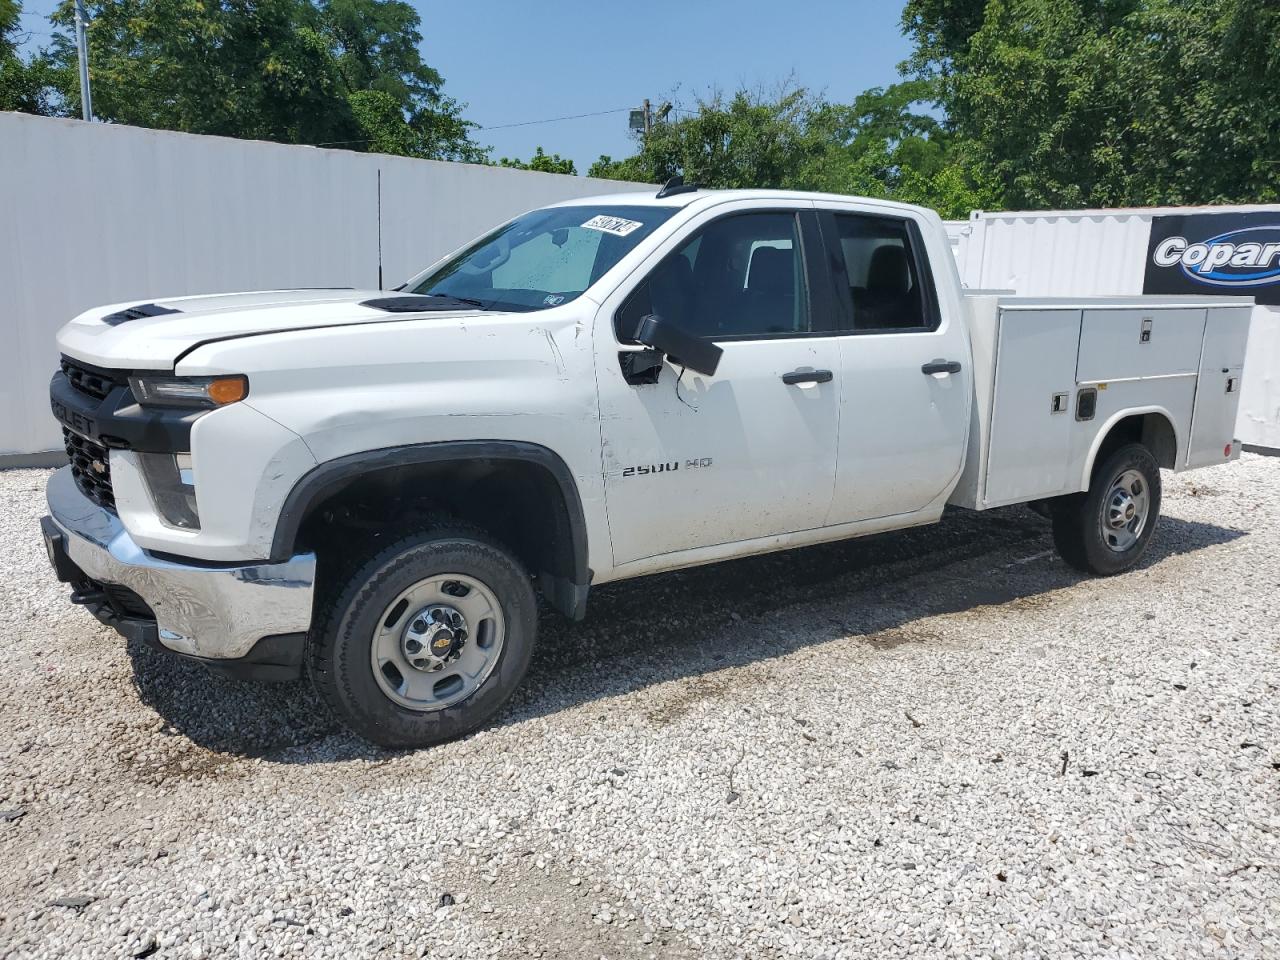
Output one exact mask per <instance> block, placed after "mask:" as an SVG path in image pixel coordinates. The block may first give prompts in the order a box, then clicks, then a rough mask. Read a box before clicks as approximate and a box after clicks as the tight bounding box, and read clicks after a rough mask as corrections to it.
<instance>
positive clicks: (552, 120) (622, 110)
mask: <svg viewBox="0 0 1280 960" xmlns="http://www.w3.org/2000/svg"><path fill="white" fill-rule="evenodd" d="M633 109H635V108H634V107H618V108H617V109H616V110H597V111H595V112H594V113H573V114H570V115H568V116H565V117H548V118H547V119H546V120H524V121H521V122H520V123H500V124H498V125H496V126H492V127H486V126H481V125H477V129H479V130H510V129H511V128H512V127H532V126H534V125H535V124H539V123H559V122H560V121H561V120H581V119H583V118H584V117H603V116H605V115H606V114H610V113H628V112H629V111H631V110H633Z"/></svg>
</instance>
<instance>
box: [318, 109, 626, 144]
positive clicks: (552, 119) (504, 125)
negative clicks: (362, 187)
mask: <svg viewBox="0 0 1280 960" xmlns="http://www.w3.org/2000/svg"><path fill="white" fill-rule="evenodd" d="M633 109H634V108H633V107H618V108H617V109H616V110H596V111H594V112H592V113H573V114H569V115H568V116H564V117H548V118H547V119H545V120H522V121H521V122H520V123H500V124H498V125H496V126H492V127H486V126H484V125H483V124H479V123H477V124H475V125H474V126H475V129H477V130H510V129H511V128H513V127H532V126H535V125H536V124H539V123H559V122H560V121H561V120H581V119H583V118H584V117H603V116H606V115H607V114H611V113H628V112H630V111H631V110H633ZM372 142H373V140H372V139H371V138H367V137H366V138H365V139H363V140H329V141H327V142H325V143H313V144H311V146H313V147H346V146H350V145H352V144H356V143H372Z"/></svg>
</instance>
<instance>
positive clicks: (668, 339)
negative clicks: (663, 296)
mask: <svg viewBox="0 0 1280 960" xmlns="http://www.w3.org/2000/svg"><path fill="white" fill-rule="evenodd" d="M631 338H632V339H633V340H635V341H636V342H637V343H643V344H644V345H645V346H646V347H652V348H653V349H655V350H661V351H662V352H663V353H665V354H666V355H667V356H668V357H669V358H670V360H671V362H672V363H678V364H680V365H681V366H683V367H688V368H689V369H690V370H693V371H694V372H695V373H701V374H704V375H705V376H708V377H713V376H715V373H716V368H717V367H719V366H720V355H721V354H723V353H724V351H723V350H722V349H720V347H718V346H716V345H715V344H714V343H712V342H711V341H710V340H700V339H699V338H697V337H695V336H692V335H690V334H688V333H685V332H684V331H683V330H681V329H680V328H679V327H676V326H674V325H673V324H670V323H668V322H667V321H665V320H663V319H662V317H660V316H658V315H657V314H656V313H651V314H649V315H647V316H644V317H641V318H640V322H639V323H638V324H636V329H635V333H633V334H632V335H631Z"/></svg>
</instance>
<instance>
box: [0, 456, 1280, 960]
mask: <svg viewBox="0 0 1280 960" xmlns="http://www.w3.org/2000/svg"><path fill="white" fill-rule="evenodd" d="M45 476H46V472H45V471H35V470H27V471H12V472H8V473H3V474H0V543H2V544H3V556H2V557H0V694H2V696H0V861H2V862H3V864H4V866H3V869H0V955H3V956H6V957H72V956H75V957H80V956H83V957H95V958H96V957H117V956H123V957H142V956H155V957H159V958H168V957H193V958H194V957H221V956H230V957H237V956H239V957H260V956H294V955H302V956H317V957H351V956H375V955H376V956H382V957H420V956H427V957H492V956H497V957H523V956H535V957H536V956H542V957H547V958H590V960H598V958H600V957H608V958H610V960H613V958H639V957H663V958H667V957H675V958H683V957H689V958H692V957H698V958H703V957H708V958H720V957H725V958H729V957H744V958H745V957H750V958H764V957H775V956H804V957H869V958H876V960H883V958H887V957H900V956H919V957H931V958H932V957H943V956H955V957H970V956H975V955H983V956H1036V957H1059V956H1061V957H1078V956H1091V955H1099V956H1101V955H1106V956H1117V957H1139V956H1141V957H1153V958H1157V957H1158V958H1161V960H1164V958H1169V957H1179V958H1183V957H1200V956H1206V957H1208V956H1211V957H1223V958H1232V960H1238V958H1248V957H1264V956H1270V957H1273V958H1274V957H1277V956H1280V694H1278V692H1277V687H1278V686H1280V628H1278V627H1277V622H1276V615H1277V602H1276V601H1277V596H1278V594H1280V591H1278V589H1277V588H1278V587H1280V523H1278V521H1280V460H1277V459H1266V458H1262V457H1256V456H1250V455H1246V456H1245V457H1244V458H1243V460H1242V461H1241V462H1240V463H1238V464H1236V465H1234V466H1232V467H1227V468H1220V469H1218V470H1212V471H1205V472H1201V473H1196V474H1189V475H1185V476H1181V477H1173V476H1171V475H1168V474H1166V484H1167V487H1166V500H1165V508H1166V517H1165V519H1164V520H1163V521H1162V522H1161V526H1160V529H1159V531H1158V532H1157V535H1156V541H1155V543H1154V544H1153V548H1152V550H1151V552H1150V554H1149V555H1148V559H1147V560H1146V562H1145V563H1144V565H1143V566H1142V567H1141V568H1140V569H1139V570H1136V571H1134V572H1132V573H1130V574H1128V575H1126V576H1123V577H1119V578H1115V579H1110V580H1086V579H1081V578H1080V577H1079V576H1077V575H1075V574H1074V573H1072V572H1071V571H1069V570H1068V569H1067V568H1066V567H1064V565H1063V564H1062V563H1061V562H1060V561H1059V560H1058V559H1057V558H1056V556H1055V555H1054V554H1053V553H1052V551H1051V544H1050V539H1049V536H1048V530H1047V524H1046V523H1045V521H1043V520H1041V519H1040V518H1039V517H1036V516H1035V515H1033V514H1031V513H1030V512H1028V511H1025V510H1007V511H997V512H995V513H992V514H988V515H983V516H972V515H958V516H955V517H953V518H950V519H948V520H947V521H946V522H945V523H944V524H942V525H941V526H940V527H936V528H926V529H922V530H915V531H910V532H906V533H903V534H898V535H893V536H889V537H880V538H875V539H871V540H865V541H856V542H851V543H846V544H840V545H834V546H828V547H817V548H812V549H809V550H807V551H799V552H795V553H788V554H780V555H775V556H771V557H764V558H757V559H752V560H746V561H739V562H736V563H733V564H726V565H721V566H718V567H712V568H704V569H700V570H695V571H689V572H685V573H680V574H673V575H667V576H662V577H655V578H650V579H648V580H643V581H637V582H633V583H630V584H620V585H616V586H613V587H608V588H602V589H600V590H599V591H597V592H596V593H595V594H593V598H592V605H591V612H590V614H589V616H588V619H587V620H586V622H585V623H582V624H578V625H566V624H564V623H562V622H560V621H558V620H557V619H555V618H554V617H546V618H544V623H543V631H544V632H543V641H542V645H541V648H540V651H539V653H538V654H537V655H536V657H535V662H534V666H533V669H532V671H531V674H530V677H529V680H528V682H527V683H526V685H525V688H524V690H523V691H522V693H521V694H519V695H518V696H517V699H516V701H515V702H514V703H513V704H512V706H511V707H510V708H509V709H508V710H507V711H506V712H505V714H504V715H503V717H502V718H501V720H500V721H499V722H498V723H497V725H495V726H494V727H493V728H491V729H489V730H486V731H484V732H482V733H480V734H477V735H475V736H472V737H470V738H468V739H466V740H463V741H460V742H456V743H452V744H448V745H446V746H442V747H438V748H435V749H431V750H425V751H421V752H418V753H414V754H391V753H384V752H380V751H377V750H374V749H372V748H370V747H368V746H367V745H364V744H362V743H360V742H358V741H356V740H354V739H353V738H351V737H349V736H348V735H346V734H344V733H342V732H341V731H340V730H339V729H338V728H337V727H335V726H334V724H333V723H332V722H331V721H330V720H328V719H327V718H325V717H324V716H323V715H322V713H321V711H320V710H319V708H318V704H317V702H316V701H315V700H314V698H313V697H312V695H311V694H310V693H309V691H308V690H307V689H306V687H305V686H304V685H302V684H296V685H289V686H275V687H273V686H265V685H241V684H235V683H232V682H229V681H223V680H220V679H217V678H214V677H212V676H210V675H208V674H206V673H205V672H204V671H203V670H202V669H201V668H199V667H195V666H191V665H188V664H184V663H182V662H179V661H176V660H173V659H170V658H167V657H164V656H162V655H159V654H156V653H153V652H150V651H148V650H145V649H126V648H125V645H124V643H123V641H121V640H120V639H119V638H118V637H117V636H116V635H115V634H114V633H112V632H111V631H109V630H107V629H106V628H104V627H101V626H100V625H99V624H98V623H97V622H96V621H95V620H93V619H92V618H91V617H89V616H88V615H87V614H85V613H84V612H83V611H80V610H77V609H75V608H73V607H71V606H70V605H69V604H68V603H67V602H66V599H65V590H64V589H63V588H62V587H61V586H60V585H58V584H57V583H55V582H54V580H53V578H52V575H51V574H50V572H49V571H48V570H47V568H46V561H45V558H44V553H43V549H42V547H41V544H40V541H39V536H38V532H37V527H36V518H37V517H38V516H39V515H40V514H41V513H42V512H43V497H42V492H41V491H42V489H43V483H44V478H45Z"/></svg>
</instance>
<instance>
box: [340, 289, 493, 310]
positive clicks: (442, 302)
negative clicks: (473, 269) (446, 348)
mask: <svg viewBox="0 0 1280 960" xmlns="http://www.w3.org/2000/svg"><path fill="white" fill-rule="evenodd" d="M360 306H362V307H369V308H371V309H373V310H383V311H385V312H386V313H426V312H427V311H429V310H475V309H477V308H478V307H480V306H482V304H481V303H480V302H479V301H476V300H460V299H458V298H457V297H447V296H444V295H432V294H425V293H405V294H401V295H400V296H398V297H375V298H374V299H373V300H362V301H361V302H360Z"/></svg>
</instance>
